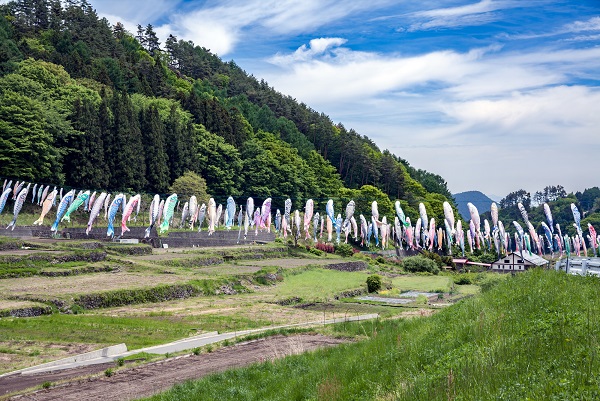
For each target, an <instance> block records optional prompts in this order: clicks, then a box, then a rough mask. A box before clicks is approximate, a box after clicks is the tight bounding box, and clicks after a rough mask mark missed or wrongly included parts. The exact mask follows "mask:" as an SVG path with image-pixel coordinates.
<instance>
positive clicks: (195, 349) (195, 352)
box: [192, 347, 201, 355]
mask: <svg viewBox="0 0 600 401" xmlns="http://www.w3.org/2000/svg"><path fill="white" fill-rule="evenodd" d="M200 352H201V350H200V347H196V348H194V349H193V350H192V354H194V355H200Z"/></svg>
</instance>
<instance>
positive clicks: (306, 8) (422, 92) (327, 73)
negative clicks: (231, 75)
mask: <svg viewBox="0 0 600 401" xmlns="http://www.w3.org/2000/svg"><path fill="white" fill-rule="evenodd" d="M92 5H93V6H94V7H95V8H96V9H97V11H98V13H99V14H100V15H101V16H106V17H107V18H108V19H109V20H110V21H111V22H113V23H115V22H116V21H121V22H123V23H124V24H125V26H126V27H128V28H129V30H130V31H132V32H133V31H135V26H136V24H138V23H139V24H142V25H146V24H148V23H151V24H153V25H154V26H155V27H156V30H157V32H158V33H159V35H160V36H161V37H162V38H163V40H164V38H165V37H166V36H167V35H168V34H169V33H173V34H174V35H176V36H177V37H178V38H179V39H186V40H192V41H193V42H194V43H196V44H198V45H202V46H204V47H206V48H209V49H211V50H212V51H213V52H215V53H216V54H218V55H219V56H221V57H222V58H223V59H225V60H232V59H233V60H235V61H236V63H237V64H238V65H240V66H241V67H242V68H244V69H245V70H246V71H247V72H248V73H250V74H253V75H254V76H255V77H257V78H259V79H262V78H264V79H265V80H266V81H267V82H269V84H270V85H271V86H274V87H275V88H276V89H277V90H278V91H280V92H282V93H284V94H288V95H291V96H292V97H294V98H296V99H298V100H299V101H303V102H305V103H306V104H308V105H309V106H310V107H312V108H313V109H315V110H317V111H319V112H324V113H326V114H328V115H329V116H330V117H331V118H332V119H333V121H334V122H336V123H337V122H341V123H342V124H344V126H345V127H346V128H354V129H355V130H356V131H357V132H359V133H360V134H363V135H367V136H369V137H370V138H372V139H373V140H374V141H375V142H376V143H377V144H378V146H379V147H380V148H381V149H386V148H387V149H389V150H390V151H392V152H393V153H395V154H397V155H399V156H401V157H403V158H405V159H407V160H408V161H409V162H410V163H411V164H412V165H413V166H415V167H417V168H424V169H426V170H428V171H432V172H434V173H437V174H440V175H442V176H443V177H444V178H445V179H446V180H447V182H448V186H449V188H450V190H451V191H452V192H461V191H465V190H481V191H483V192H485V193H487V194H491V195H499V196H504V195H506V194H507V193H508V192H510V191H514V190H518V189H520V188H524V189H526V190H529V191H532V192H533V191H536V190H540V189H542V188H543V187H545V186H547V185H557V184H560V185H563V186H564V187H565V188H566V189H567V190H568V191H576V190H583V189H584V188H587V187H591V186H596V185H599V184H600V182H599V181H600V180H599V177H600V174H599V172H598V168H597V167H595V166H597V165H598V161H597V160H598V155H600V2H598V1H597V0H594V1H590V0H587V1H586V0H581V1H553V0H528V1H519V0H480V1H477V0H468V1H465V0H460V1H459V0H448V1H442V0H421V1H389V0H368V1H364V0H346V1H331V0H302V1H289V0H277V1H275V0H244V1H242V0H225V1H210V0H205V1H200V0H186V1H183V0H180V1H177V0H174V1H170V0H144V1H135V0H133V1H132V0H128V1H123V0H118V1H117V0H95V1H94V0H92Z"/></svg>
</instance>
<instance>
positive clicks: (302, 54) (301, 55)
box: [269, 38, 346, 66]
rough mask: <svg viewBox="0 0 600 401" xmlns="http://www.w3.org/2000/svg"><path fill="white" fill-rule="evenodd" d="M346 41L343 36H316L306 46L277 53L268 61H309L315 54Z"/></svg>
mask: <svg viewBox="0 0 600 401" xmlns="http://www.w3.org/2000/svg"><path fill="white" fill-rule="evenodd" d="M344 43H346V39H343V38H318V39H312V40H311V41H310V42H309V44H308V46H306V45H302V46H300V47H299V48H298V49H297V50H296V51H295V52H294V53H291V54H287V55H282V54H280V53H277V54H276V55H275V56H273V57H271V58H270V59H269V61H270V62H271V63H273V64H278V65H282V66H284V65H288V64H290V63H294V62H298V61H309V60H310V59H312V58H314V57H315V56H320V55H324V54H325V53H326V52H327V51H328V50H330V49H332V48H333V49H334V50H335V48H338V47H339V46H341V45H343V44H344Z"/></svg>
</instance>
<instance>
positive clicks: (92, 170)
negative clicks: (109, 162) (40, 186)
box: [64, 98, 109, 189]
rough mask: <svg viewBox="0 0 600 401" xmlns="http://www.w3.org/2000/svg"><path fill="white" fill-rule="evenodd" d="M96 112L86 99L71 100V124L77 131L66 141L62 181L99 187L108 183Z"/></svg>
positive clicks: (86, 186) (84, 186)
mask: <svg viewBox="0 0 600 401" xmlns="http://www.w3.org/2000/svg"><path fill="white" fill-rule="evenodd" d="M98 114H99V113H98V111H97V110H96V108H95V107H94V104H93V103H92V102H91V101H89V100H88V99H85V98H84V99H83V100H80V99H76V100H75V104H74V112H73V116H72V118H71V123H72V125H73V128H75V129H76V130H78V131H79V132H80V133H79V135H77V136H76V137H75V138H74V140H73V143H71V144H70V154H69V155H67V156H66V157H65V165H64V172H65V177H66V181H67V182H68V183H70V185H73V186H79V187H83V188H98V189H99V188H106V187H107V186H108V184H109V170H108V169H107V168H106V162H105V160H104V141H103V140H102V137H101V132H102V130H101V129H100V123H99V117H98Z"/></svg>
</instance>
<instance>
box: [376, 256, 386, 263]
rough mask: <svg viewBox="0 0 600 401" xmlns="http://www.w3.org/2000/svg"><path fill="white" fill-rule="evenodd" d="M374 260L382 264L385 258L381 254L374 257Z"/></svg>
mask: <svg viewBox="0 0 600 401" xmlns="http://www.w3.org/2000/svg"><path fill="white" fill-rule="evenodd" d="M375 260H376V261H377V263H379V264H384V263H385V259H384V258H383V256H378V257H377V259H375Z"/></svg>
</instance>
